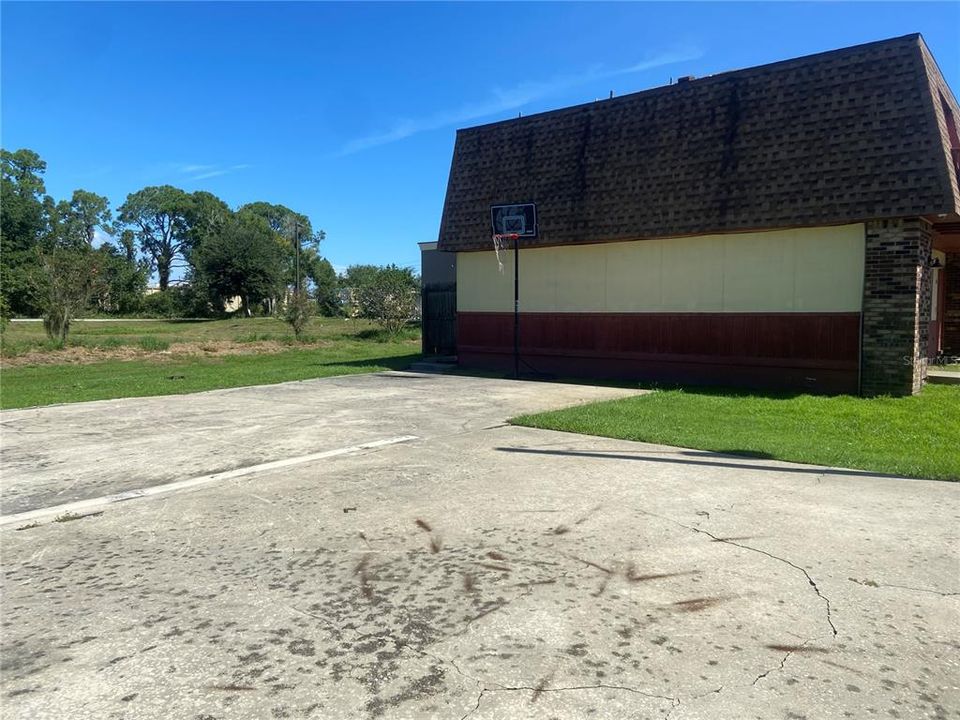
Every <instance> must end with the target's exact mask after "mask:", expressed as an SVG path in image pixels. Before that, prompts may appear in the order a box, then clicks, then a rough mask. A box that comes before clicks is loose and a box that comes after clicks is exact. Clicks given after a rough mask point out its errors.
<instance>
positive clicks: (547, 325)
mask: <svg viewBox="0 0 960 720" xmlns="http://www.w3.org/2000/svg"><path fill="white" fill-rule="evenodd" d="M864 238H865V231H864V226H863V225H862V224H852V225H845V226H837V227H825V228H806V229H791V230H776V231H768V232H757V233H736V234H726V235H706V236H695V237H684V238H671V239H658V240H643V241H636V242H620V243H600V244H592V245H580V246H559V247H546V248H526V249H525V248H521V251H520V309H521V349H522V353H521V354H522V356H523V357H524V358H525V361H526V363H527V365H528V366H529V369H543V370H544V372H558V373H563V372H570V373H572V374H580V373H583V374H592V375H596V374H600V375H607V376H627V377H648V378H651V379H654V378H662V379H665V380H676V381H687V382H690V381H695V382H712V383H715V384H720V383H736V384H747V385H758V386H770V385H774V386H776V385H780V386H784V385H786V386H790V387H799V388H804V389H811V390H822V391H830V392H837V391H840V392H856V390H857V382H858V378H857V374H858V345H859V324H860V309H861V302H862V298H863V291H862V286H863V268H864V263H863V259H864ZM500 261H501V262H502V263H503V272H500V271H499V270H498V265H497V258H496V257H495V255H494V253H493V252H492V251H485V252H467V253H459V254H458V259H457V310H458V313H457V316H458V355H459V356H460V358H461V362H464V363H465V364H470V365H479V366H508V365H509V362H512V360H511V358H512V343H513V314H512V311H513V250H512V248H509V247H507V248H506V249H505V250H503V251H501V253H500Z"/></svg>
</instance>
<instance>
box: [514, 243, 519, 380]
mask: <svg viewBox="0 0 960 720" xmlns="http://www.w3.org/2000/svg"><path fill="white" fill-rule="evenodd" d="M513 377H514V378H515V379H517V380H519V379H520V235H514V236H513Z"/></svg>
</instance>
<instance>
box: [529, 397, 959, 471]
mask: <svg viewBox="0 0 960 720" xmlns="http://www.w3.org/2000/svg"><path fill="white" fill-rule="evenodd" d="M511 422H513V423H514V424H517V425H526V426H528V427H537V428H546V429H550V430H565V431H568V432H576V433H584V434H588V435H602V436H605V437H614V438H623V439H627V440H641V441H644V442H651V443H660V444H664V445H674V446H679V447H686V448H696V449H699V450H713V451H716V452H723V453H734V454H744V455H752V456H759V457H768V458H774V459H777V460H791V461H794V462H802V463H810V464H813V465H831V466H836V467H846V468H857V469H862V470H870V471H873V472H878V473H890V474H895V475H906V476H908V477H919V478H930V479H937V480H960V387H957V386H949V385H928V386H927V387H925V388H924V390H923V392H922V393H921V394H920V395H917V396H915V397H906V398H886V397H884V398H869V399H868V398H857V397H850V396H840V397H824V396H813V395H797V396H792V397H791V396H773V395H759V394H749V393H738V392H736V391H712V390H708V391H704V390H664V391H657V392H654V393H651V394H649V395H643V396H638V397H632V398H626V399H623V400H612V401H608V402H602V403H595V404H591V405H584V406H580V407H573V408H568V409H566V410H557V411H554V412H546V413H541V414H538V415H524V416H521V417H518V418H514V419H513V420H512V421H511Z"/></svg>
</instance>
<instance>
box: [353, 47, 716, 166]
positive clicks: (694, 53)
mask: <svg viewBox="0 0 960 720" xmlns="http://www.w3.org/2000/svg"><path fill="white" fill-rule="evenodd" d="M702 56H703V52H702V51H701V50H699V49H697V48H690V47H685V48H677V49H674V50H670V51H667V52H663V53H660V54H658V55H655V56H652V57H649V58H647V59H646V60H643V61H641V62H638V63H636V64H634V65H631V66H629V67H625V68H614V69H610V70H604V69H603V68H602V67H601V66H594V67H591V68H589V69H587V70H585V71H584V72H581V73H577V74H574V75H559V76H557V77H554V78H552V79H550V80H546V81H542V82H526V83H521V84H519V85H515V86H513V87H510V88H506V89H504V88H499V87H495V88H494V89H493V90H492V92H491V96H492V97H489V98H487V99H486V100H484V101H482V102H478V103H469V104H466V105H462V106H460V107H459V108H457V109H456V110H449V111H444V112H439V113H436V114H434V115H428V116H426V117H422V118H419V119H412V118H406V119H402V120H399V121H397V123H395V124H394V127H393V128H392V129H390V130H387V131H385V132H382V133H376V134H373V135H367V136H365V137H360V138H356V139H354V140H351V141H349V142H348V143H346V144H345V145H344V146H343V147H342V148H341V149H340V152H339V153H338V155H340V156H343V155H352V154H354V153H358V152H362V151H363V150H369V149H370V148H373V147H377V146H379V145H386V144H388V143H392V142H397V141H398V140H403V139H404V138H408V137H410V136H411V135H416V134H417V133H421V132H425V131H428V130H437V129H439V128H442V127H448V126H450V125H459V124H462V123H465V122H469V121H471V120H477V119H479V118H483V117H489V116H491V115H498V114H500V113H503V112H506V111H508V110H516V109H518V108H521V107H523V106H524V105H528V104H530V103H531V102H534V101H536V100H541V99H543V98H545V97H549V96H550V95H555V94H557V93H559V92H562V91H564V90H569V89H571V88H574V87H577V86H578V85H584V84H586V83H589V82H593V81H595V80H603V79H606V78H613V77H618V76H621V75H630V74H633V73H638V72H643V71H644V70H650V69H653V68H657V67H662V66H664V65H672V64H674V63H680V62H686V61H689V60H696V59H698V58H700V57H702Z"/></svg>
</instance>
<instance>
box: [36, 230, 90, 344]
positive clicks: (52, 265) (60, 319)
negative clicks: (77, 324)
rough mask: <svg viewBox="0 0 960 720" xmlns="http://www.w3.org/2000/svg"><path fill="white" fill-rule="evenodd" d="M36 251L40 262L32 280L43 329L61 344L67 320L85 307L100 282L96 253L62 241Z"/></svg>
mask: <svg viewBox="0 0 960 720" xmlns="http://www.w3.org/2000/svg"><path fill="white" fill-rule="evenodd" d="M37 253H38V256H39V260H40V263H39V268H38V270H37V271H35V274H34V283H35V286H36V289H37V297H38V301H39V304H40V309H41V311H42V312H43V329H44V330H45V331H46V333H47V337H49V338H50V339H51V340H55V341H57V342H59V343H61V344H62V343H64V342H66V339H67V335H68V334H69V333H70V323H71V322H72V321H73V319H74V318H75V317H76V316H77V314H78V313H79V312H80V311H81V310H83V309H84V308H86V306H87V303H88V302H89V301H90V297H91V295H92V294H93V292H94V288H95V287H96V284H97V282H98V281H99V277H98V275H99V268H100V258H99V253H97V252H95V251H94V250H92V249H91V248H89V247H80V248H77V247H71V246H69V245H66V244H63V243H58V244H57V245H56V246H55V247H53V248H52V249H51V250H42V249H38V251H37Z"/></svg>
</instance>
